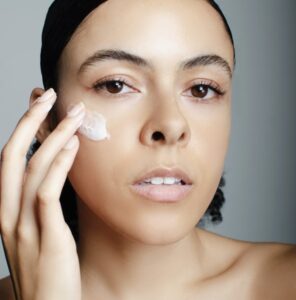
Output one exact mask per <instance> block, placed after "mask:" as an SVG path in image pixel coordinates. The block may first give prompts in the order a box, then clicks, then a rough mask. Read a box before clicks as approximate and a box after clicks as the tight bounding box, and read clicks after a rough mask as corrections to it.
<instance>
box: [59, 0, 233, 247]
mask: <svg viewBox="0 0 296 300" xmlns="http://www.w3.org/2000/svg"><path fill="white" fill-rule="evenodd" d="M107 49H108V50H110V49H113V50H114V49H115V50H117V51H125V52H127V53H131V54H133V55H137V56H140V57H142V58H143V59H145V60H146V61H147V64H149V66H146V65H144V63H141V64H139V63H138V64H137V63H135V62H131V61H128V60H119V59H114V58H113V59H110V58H109V59H106V58H105V59H104V60H98V59H97V60H96V59H92V62H91V64H84V66H83V67H82V68H81V66H82V65H83V63H84V62H85V61H86V60H87V59H88V58H90V57H92V56H93V55H94V54H95V53H98V51H102V50H107ZM208 55H209V56H211V57H207V58H205V57H204V58H203V59H199V60H198V63H197V64H189V65H187V67H183V65H182V63H183V62H184V61H185V60H189V59H191V58H194V57H197V56H198V57H200V56H208ZM217 57H219V59H218V58H217ZM97 58H98V57H97ZM224 60H225V62H224ZM227 64H228V65H229V66H230V69H229V70H228V68H227ZM232 69H233V49H232V45H231V42H230V39H229V36H228V35H227V33H226V30H225V28H224V25H223V23H222V20H221V18H220V16H219V15H218V14H217V12H216V11H215V10H214V9H213V8H212V7H211V6H210V5H209V4H207V3H206V1H201V0H183V1H179V0H161V1H160V0H150V1H138V0H125V1H121V0H108V1H107V2H105V3H104V4H102V5H100V6H99V7H98V8H97V9H96V10H94V11H93V12H92V13H91V14H90V15H89V16H88V17H87V19H86V20H85V21H84V22H83V24H81V26H80V27H79V28H78V29H77V31H76V32H75V34H74V36H73V37H72V40H71V41H70V43H69V44H68V45H67V47H66V48H65V50H64V52H63V55H62V59H61V64H60V69H59V89H58V95H59V99H58V112H59V116H60V117H62V116H63V115H64V114H65V113H66V109H67V107H68V106H69V105H72V104H74V103H77V102H80V101H83V102H84V103H85V105H86V108H87V109H88V110H90V111H95V112H98V113H101V114H103V115H104V116H105V118H106V120H107V129H108V132H109V133H110V135H111V138H110V139H109V140H104V141H99V142H95V141H91V140H89V139H87V138H86V137H85V136H82V135H80V134H78V135H79V138H80V144H81V145H80V149H79V152H78V155H77V158H76V160H75V163H74V166H73V168H72V170H71V172H70V176H69V178H70V180H71V182H72V184H73V186H74V187H75V190H76V192H77V194H78V195H79V198H80V199H81V201H82V202H83V203H84V204H85V205H86V206H87V207H88V208H89V209H90V211H92V213H93V214H94V216H96V217H98V218H100V219H101V220H102V221H103V222H104V223H106V224H108V225H109V226H110V227H111V228H112V229H114V230H115V231H117V232H119V233H121V234H124V235H125V236H128V237H130V238H132V239H134V240H138V241H142V242H145V243H150V244H161V243H168V242H172V241H176V240H178V239H180V238H182V237H184V236H185V235H186V234H187V233H188V232H189V231H190V230H192V229H193V228H194V226H195V225H196V223H197V222H198V221H199V219H200V218H201V217H202V216H203V214H204V212H205V210H206V209H207V207H208V205H209V204H210V202H211V200H212V198H213V196H214V194H215V191H216V189H217V186H218V184H219V181H220V178H221V175H222V172H223V167H224V159H225V155H226V151H227V147H228V142H229V134H230V123H231V72H232ZM105 78H108V80H120V81H121V80H124V81H125V82H126V84H123V85H122V84H120V83H118V82H117V83H113V84H111V86H110V85H109V86H108V87H106V86H105V87H103V88H102V89H99V88H97V89H96V88H94V85H95V84H96V83H97V82H98V81H100V80H102V79H105ZM202 85H204V86H202ZM205 85H210V86H212V88H209V89H208V90H207V89H206V87H205ZM217 91H220V92H223V93H224V92H225V94H223V95H219V93H218V92H217ZM155 132H160V133H162V135H161V134H160V135H158V138H155V135H153V133H155ZM156 136H157V135H156ZM156 168H167V169H170V168H180V169H181V170H183V171H184V172H185V173H187V175H188V176H189V177H190V178H191V180H192V187H191V190H190V192H189V194H188V195H187V196H186V197H185V198H184V199H183V200H182V201H178V202H175V203H159V202H155V201H152V200H148V199H146V198H145V197H143V196H140V195H137V194H136V193H134V192H133V191H132V190H131V188H130V185H131V184H133V183H134V182H135V181H136V180H137V179H139V177H141V176H143V175H145V174H146V173H147V172H149V171H151V170H154V169H156Z"/></svg>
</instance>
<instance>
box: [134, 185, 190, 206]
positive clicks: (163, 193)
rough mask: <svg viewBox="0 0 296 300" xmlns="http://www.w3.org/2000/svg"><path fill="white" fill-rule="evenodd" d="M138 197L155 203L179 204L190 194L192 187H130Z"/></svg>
mask: <svg viewBox="0 0 296 300" xmlns="http://www.w3.org/2000/svg"><path fill="white" fill-rule="evenodd" d="M131 188H132V190H133V191H134V192H136V193H137V194H138V195H140V196H143V197H145V198H147V199H149V200H153V201H155V202H179V201H181V200H183V199H184V198H185V197H186V196H187V195H188V193H189V192H190V190H191V188H192V185H152V184H151V185H150V184H147V185H140V184H135V185H132V186H131Z"/></svg>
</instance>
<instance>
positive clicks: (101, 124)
mask: <svg viewBox="0 0 296 300" xmlns="http://www.w3.org/2000/svg"><path fill="white" fill-rule="evenodd" d="M78 132H79V133H81V134H82V135H84V136H85V137H87V138H89V139H90V140H92V141H102V140H105V139H110V134H109V133H108V132H107V128H106V119H105V118H104V116H103V115H101V114H99V113H97V112H92V111H89V110H87V111H86V114H85V117H84V120H83V123H82V125H81V126H80V127H79V129H78Z"/></svg>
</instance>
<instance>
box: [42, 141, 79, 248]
mask: <svg viewBox="0 0 296 300" xmlns="http://www.w3.org/2000/svg"><path fill="white" fill-rule="evenodd" d="M78 147H79V140H78V137H77V136H76V135H74V136H73V137H72V138H71V139H70V140H69V142H68V143H67V144H66V145H65V146H64V148H63V149H62V150H61V151H60V153H59V154H58V155H57V156H56V158H55V160H54V161H53V163H52V165H51V167H50V168H49V171H48V173H47V175H46V177H45V178H44V180H43V182H42V183H41V185H40V187H39V189H38V192H37V202H38V203H37V205H38V213H39V222H40V227H41V228H40V229H41V245H43V246H45V247H46V248H47V249H48V250H49V249H50V248H51V247H53V249H55V250H56V249H57V248H58V240H59V239H60V238H61V239H63V238H64V236H63V234H65V231H66V228H67V227H66V226H67V224H66V223H65V220H64V216H63V212H62V208H61V204H60V201H59V199H60V196H61V192H62V189H63V186H64V184H65V181H66V178H67V175H68V172H69V171H70V169H71V167H72V165H73V162H74V159H75V156H76V154H77V150H78ZM69 201H72V199H69ZM62 242H63V241H62Z"/></svg>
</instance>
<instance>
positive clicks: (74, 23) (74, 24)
mask: <svg viewBox="0 0 296 300" xmlns="http://www.w3.org/2000/svg"><path fill="white" fill-rule="evenodd" d="M106 1H107V0H83V1H82V0H55V1H54V2H53V3H52V5H51V6H50V8H49V10H48V12H47V16H46V20H45V24H44V27H43V32H42V48H41V57H40V63H41V73H42V78H43V85H44V88H45V89H48V88H50V87H56V84H57V83H56V82H55V81H56V78H57V76H56V75H57V74H56V67H57V64H58V61H59V58H60V56H61V54H62V52H63V50H64V48H65V47H66V45H67V44H68V42H69V41H70V39H71V37H72V35H73V33H74V32H75V31H76V29H77V28H78V26H79V25H80V24H81V22H82V21H83V20H84V19H85V18H86V17H87V16H88V15H89V14H90V13H91V12H92V11H93V10H94V9H95V8H97V7H98V6H99V5H100V4H102V3H104V2H106Z"/></svg>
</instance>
